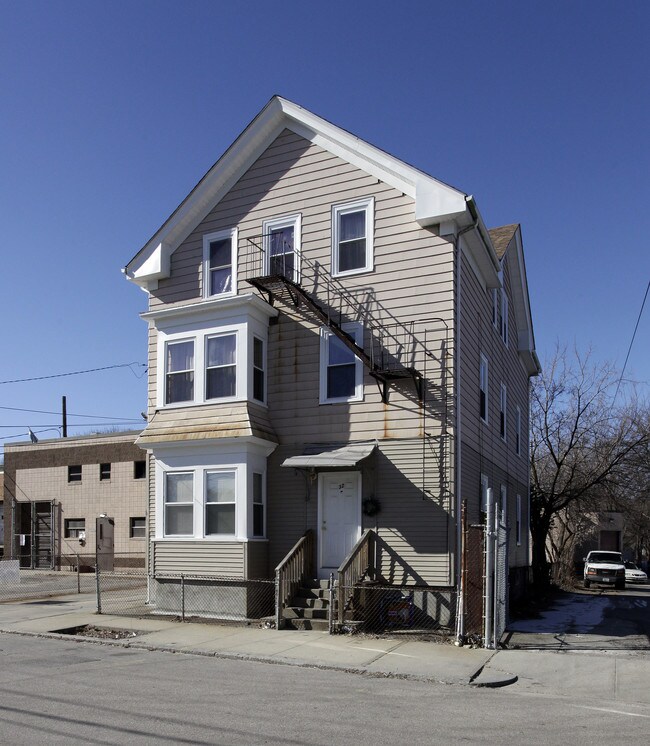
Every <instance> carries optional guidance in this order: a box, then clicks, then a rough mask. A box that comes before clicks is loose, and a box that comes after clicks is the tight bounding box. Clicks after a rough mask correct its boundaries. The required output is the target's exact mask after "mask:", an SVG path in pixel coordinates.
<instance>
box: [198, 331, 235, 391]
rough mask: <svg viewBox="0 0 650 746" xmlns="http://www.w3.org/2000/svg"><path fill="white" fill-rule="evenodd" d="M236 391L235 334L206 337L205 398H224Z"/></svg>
mask: <svg viewBox="0 0 650 746" xmlns="http://www.w3.org/2000/svg"><path fill="white" fill-rule="evenodd" d="M236 393H237V335H236V334H221V335H219V336H218V337H208V339H207V350H206V365H205V398H206V399H226V398H229V397H232V396H235V394H236Z"/></svg>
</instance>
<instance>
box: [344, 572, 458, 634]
mask: <svg viewBox="0 0 650 746" xmlns="http://www.w3.org/2000/svg"><path fill="white" fill-rule="evenodd" d="M333 597H334V600H335V604H334V609H333V611H332V614H331V624H330V628H331V631H336V632H365V633H372V634H384V633H398V632H400V633H411V634H427V633H439V634H449V633H451V632H452V631H453V626H454V620H455V610H456V591H455V590H454V589H449V588H444V589H440V588H435V587H431V586H394V585H381V584H377V583H367V584H361V585H356V586H337V587H336V588H335V589H334V593H333Z"/></svg>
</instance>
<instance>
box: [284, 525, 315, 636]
mask: <svg viewBox="0 0 650 746" xmlns="http://www.w3.org/2000/svg"><path fill="white" fill-rule="evenodd" d="M313 564H314V532H313V531H312V530H311V529H307V531H305V533H304V535H303V536H301V537H300V539H298V541H297V542H296V543H295V545H294V546H293V547H292V549H291V550H290V551H289V553H288V554H287V555H286V557H285V558H284V559H283V560H282V562H280V564H279V565H278V566H277V567H276V568H275V627H276V629H280V627H281V624H282V610H283V609H284V607H285V606H286V604H287V602H288V601H290V600H291V598H292V597H293V596H294V595H295V593H296V591H297V590H298V588H299V587H300V584H301V583H302V581H303V579H304V578H306V577H310V576H311V575H313Z"/></svg>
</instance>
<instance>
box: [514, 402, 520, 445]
mask: <svg viewBox="0 0 650 746" xmlns="http://www.w3.org/2000/svg"><path fill="white" fill-rule="evenodd" d="M515 453H516V454H517V456H521V407H519V406H517V408H516V409H515Z"/></svg>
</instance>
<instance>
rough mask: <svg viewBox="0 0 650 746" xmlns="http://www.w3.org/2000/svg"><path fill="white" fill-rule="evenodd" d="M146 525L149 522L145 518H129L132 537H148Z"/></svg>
mask: <svg viewBox="0 0 650 746" xmlns="http://www.w3.org/2000/svg"><path fill="white" fill-rule="evenodd" d="M146 526H147V522H146V519H145V518H130V519H129V536H130V538H131V539H144V538H146Z"/></svg>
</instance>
